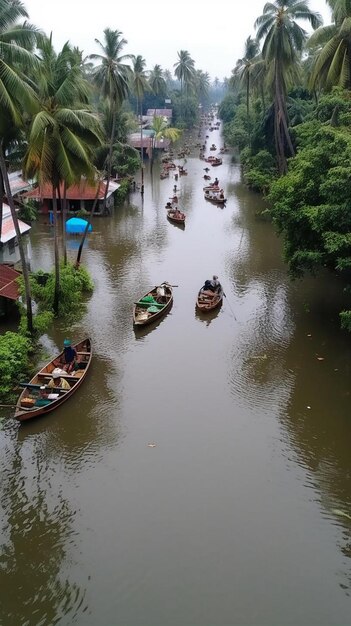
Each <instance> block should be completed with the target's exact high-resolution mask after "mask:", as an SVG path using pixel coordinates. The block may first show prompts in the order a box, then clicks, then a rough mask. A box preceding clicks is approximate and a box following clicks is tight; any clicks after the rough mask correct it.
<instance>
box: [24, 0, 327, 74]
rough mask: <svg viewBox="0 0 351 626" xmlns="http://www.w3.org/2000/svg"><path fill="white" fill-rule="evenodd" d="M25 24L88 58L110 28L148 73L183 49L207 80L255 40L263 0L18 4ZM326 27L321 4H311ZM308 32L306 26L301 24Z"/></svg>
mask: <svg viewBox="0 0 351 626" xmlns="http://www.w3.org/2000/svg"><path fill="white" fill-rule="evenodd" d="M23 1H24V4H25V6H26V8H27V11H28V13H29V16H30V21H31V22H32V23H33V24H35V25H36V26H38V27H40V28H41V29H43V30H44V31H45V32H46V33H47V34H49V33H50V32H51V31H52V32H53V43H54V46H55V48H56V49H57V50H58V49H59V48H61V47H62V45H63V44H64V43H65V42H66V41H70V42H71V43H72V44H73V45H75V46H78V47H79V48H80V49H82V50H84V54H86V55H88V54H91V53H92V52H97V49H96V47H95V43H94V39H95V38H97V39H100V40H102V39H103V30H104V28H106V27H109V28H111V29H114V30H120V31H122V32H123V36H124V38H125V39H127V41H128V44H127V45H126V46H125V49H124V52H125V53H126V54H127V53H130V54H141V55H142V56H143V57H144V58H145V60H146V64H147V68H148V69H151V68H152V66H153V65H155V64H156V63H158V64H160V65H161V66H162V67H163V69H170V70H171V71H172V72H173V64H174V63H175V62H176V61H177V51H178V50H188V52H189V53H190V55H191V56H192V58H193V59H194V61H195V66H196V69H201V70H203V71H204V72H209V74H210V76H211V78H212V79H213V78H214V77H215V76H218V78H220V79H221V80H222V79H223V78H224V76H228V77H229V76H230V73H231V70H232V68H233V67H234V65H235V63H236V61H237V59H238V58H240V57H242V56H243V49H244V42H245V39H246V38H247V37H248V36H249V35H254V21H255V19H256V17H257V16H258V15H260V14H261V13H262V9H263V6H264V4H265V0H212V1H210V0H173V2H167V1H166V2H165V1H164V0H129V1H128V0H119V1H116V0H94V2H93V1H92V0H60V1H57V0H23ZM309 6H310V8H311V9H313V10H314V11H319V13H321V14H322V17H323V19H324V21H325V23H330V12H329V10H328V8H327V6H326V2H325V0H310V3H309ZM306 29H307V25H306Z"/></svg>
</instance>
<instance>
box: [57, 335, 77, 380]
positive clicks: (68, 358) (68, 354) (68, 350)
mask: <svg viewBox="0 0 351 626" xmlns="http://www.w3.org/2000/svg"><path fill="white" fill-rule="evenodd" d="M77 361H78V356H77V352H76V350H75V348H73V347H72V345H71V340H70V339H65V340H64V342H63V355H62V357H61V358H60V359H59V360H58V362H55V363H54V365H55V367H57V366H60V367H62V369H64V370H65V372H67V373H69V372H71V371H72V370H73V369H74V366H75V364H76V362H77Z"/></svg>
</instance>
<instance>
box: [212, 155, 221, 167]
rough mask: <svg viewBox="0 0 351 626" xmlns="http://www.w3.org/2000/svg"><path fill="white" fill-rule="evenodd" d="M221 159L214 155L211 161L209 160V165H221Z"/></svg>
mask: <svg viewBox="0 0 351 626" xmlns="http://www.w3.org/2000/svg"><path fill="white" fill-rule="evenodd" d="M222 163H223V161H222V159H219V158H218V157H215V158H214V160H213V161H211V165H212V166H213V167H215V166H216V165H222Z"/></svg>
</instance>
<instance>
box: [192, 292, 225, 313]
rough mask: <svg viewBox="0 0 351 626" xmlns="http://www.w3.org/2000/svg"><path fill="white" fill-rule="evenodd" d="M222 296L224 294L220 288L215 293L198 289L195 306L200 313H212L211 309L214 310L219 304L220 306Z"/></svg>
mask: <svg viewBox="0 0 351 626" xmlns="http://www.w3.org/2000/svg"><path fill="white" fill-rule="evenodd" d="M223 295H224V292H223V289H222V287H221V288H220V290H219V291H216V292H214V291H211V290H210V289H206V290H204V289H200V291H199V293H198V294H197V300H196V306H197V308H198V309H199V310H200V311H204V312H206V311H213V309H216V308H217V307H218V306H220V304H222V300H223Z"/></svg>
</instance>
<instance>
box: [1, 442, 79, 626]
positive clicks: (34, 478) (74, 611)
mask: <svg viewBox="0 0 351 626" xmlns="http://www.w3.org/2000/svg"><path fill="white" fill-rule="evenodd" d="M7 435H8V437H7V448H6V449H5V450H4V449H2V460H3V461H4V462H5V463H6V472H5V475H4V474H2V480H1V483H0V493H1V503H2V507H3V511H4V516H3V517H2V520H1V531H2V532H1V535H2V545H1V557H0V563H1V567H0V587H1V590H2V594H1V605H0V623H1V624H6V625H9V626H11V625H13V626H17V625H18V624H23V623H36V624H56V623H58V622H59V621H60V620H61V619H62V618H63V617H65V618H66V617H68V616H69V619H70V620H72V621H73V620H74V619H75V618H76V617H77V616H78V615H80V614H82V613H84V612H85V611H86V609H87V603H86V598H85V590H84V589H81V588H80V587H79V585H77V583H76V582H75V581H72V580H71V578H70V576H69V566H70V564H71V561H72V556H73V555H72V554H70V551H69V545H70V543H72V537H73V536H74V534H75V533H74V530H73V519H74V513H73V511H72V510H71V509H70V506H69V504H68V502H67V501H66V500H65V498H64V496H63V493H62V489H61V487H60V484H59V482H58V481H57V477H56V476H55V472H53V471H52V468H50V463H49V462H48V458H47V456H46V451H45V449H44V448H43V447H39V448H38V447H37V446H36V445H35V442H34V441H27V443H26V445H22V446H18V445H16V443H15V438H14V432H8V433H7ZM73 542H74V539H73ZM64 572H66V574H64ZM27 620H28V621H27Z"/></svg>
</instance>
